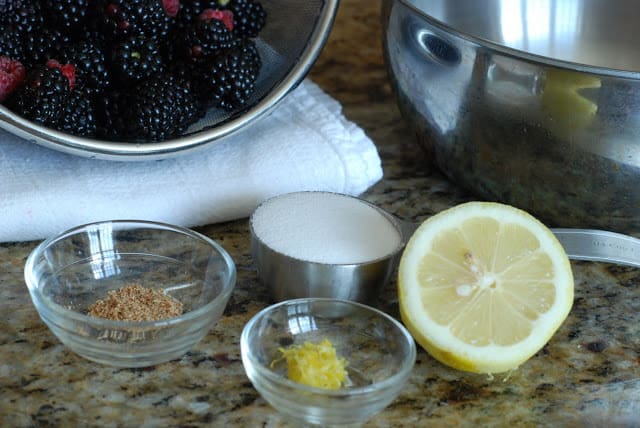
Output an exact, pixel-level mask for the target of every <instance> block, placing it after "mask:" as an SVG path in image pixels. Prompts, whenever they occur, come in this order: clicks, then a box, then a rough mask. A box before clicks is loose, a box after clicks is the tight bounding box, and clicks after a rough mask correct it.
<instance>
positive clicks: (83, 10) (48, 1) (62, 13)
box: [42, 0, 91, 33]
mask: <svg viewBox="0 0 640 428" xmlns="http://www.w3.org/2000/svg"><path fill="white" fill-rule="evenodd" d="M42 5H43V6H44V8H45V10H46V11H47V20H48V21H50V22H51V23H52V24H53V26H55V27H56V28H58V29H60V30H63V31H65V32H67V33H73V32H75V31H77V30H80V29H81V28H83V27H84V25H85V22H86V20H87V16H88V15H89V11H90V5H91V1H90V0H42Z"/></svg>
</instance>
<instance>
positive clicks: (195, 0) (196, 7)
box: [176, 0, 218, 29]
mask: <svg viewBox="0 0 640 428" xmlns="http://www.w3.org/2000/svg"><path fill="white" fill-rule="evenodd" d="M217 7H218V5H217V3H216V0H182V2H180V10H179V11H178V15H177V16H176V26H177V27H179V28H181V29H186V28H188V27H190V26H191V24H193V23H194V22H195V21H196V20H197V19H198V16H199V15H200V14H201V13H202V11H203V10H205V9H216V8H217Z"/></svg>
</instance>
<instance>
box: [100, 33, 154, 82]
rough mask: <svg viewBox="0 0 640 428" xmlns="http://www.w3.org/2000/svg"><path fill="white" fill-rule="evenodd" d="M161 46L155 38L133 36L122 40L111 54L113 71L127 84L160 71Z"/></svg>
mask: <svg viewBox="0 0 640 428" xmlns="http://www.w3.org/2000/svg"><path fill="white" fill-rule="evenodd" d="M162 69H163V61H162V53H161V52H160V47H159V46H158V44H157V43H156V42H155V41H154V40H153V39H146V38H144V37H132V38H130V39H127V40H125V41H123V42H120V43H119V44H118V45H117V46H116V47H115V49H114V50H113V52H112V55H111V72H112V73H113V74H114V75H115V77H117V78H118V79H119V81H120V82H121V83H123V84H124V85H125V86H127V85H131V84H134V83H135V82H138V81H140V80H142V79H146V78H149V77H151V76H153V75H156V74H158V73H160V72H161V71H162Z"/></svg>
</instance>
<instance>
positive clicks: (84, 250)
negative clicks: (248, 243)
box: [24, 220, 236, 367]
mask: <svg viewBox="0 0 640 428" xmlns="http://www.w3.org/2000/svg"><path fill="white" fill-rule="evenodd" d="M24 276H25V281H26V283H27V286H28V287H29V293H30V294H31V299H32V301H33V304H34V305H35V307H36V309H37V311H38V313H39V315H40V318H41V319H42V320H43V321H44V322H45V324H47V326H48V327H49V328H50V329H51V331H52V332H53V333H54V334H55V335H56V336H57V337H58V339H60V341H61V342H62V343H64V344H65V345H66V346H68V347H69V348H70V349H71V350H73V351H74V352H76V353H77V354H79V355H81V356H83V357H85V358H88V359H89V360H93V361H96V362H99V363H103V364H108V365H113V366H118V367H145V366H150V365H155V364H159V363H162V362H166V361H169V360H172V359H175V358H178V357H180V356H182V355H183V354H184V353H186V352H187V351H189V350H190V349H191V348H192V347H193V346H194V345H195V344H197V343H198V342H199V341H200V340H201V339H202V338H203V337H204V336H205V335H206V334H207V332H208V331H209V329H210V328H211V327H212V326H213V325H214V324H215V322H216V321H217V320H218V319H219V318H220V317H221V316H222V312H223V311H224V308H225V306H226V304H227V302H228V300H229V297H230V295H231V291H232V290H233V288H234V286H235V282H236V269H235V265H234V263H233V260H232V259H231V257H230V256H229V254H228V253H227V252H226V251H225V250H224V249H223V248H222V247H221V246H220V245H219V244H217V243H216V242H214V241H213V240H211V239H209V238H207V237H206V236H203V235H201V234H199V233H196V232H194V231H191V230H189V229H184V228H181V227H177V226H171V225H168V224H162V223H154V222H147V221H129V220H121V221H105V222H100V223H92V224H88V225H84V226H79V227H76V228H74V229H71V230H68V231H66V232H64V233H62V234H60V235H59V236H55V237H52V238H50V239H47V240H46V241H44V242H42V243H41V244H40V245H39V246H38V247H37V248H36V249H34V250H33V252H32V253H31V254H30V255H29V257H28V259H27V262H26V265H25V272H24ZM129 284H139V285H141V286H143V287H147V288H154V289H159V290H164V291H165V292H166V293H167V294H168V295H170V296H172V297H174V298H175V299H177V300H178V301H180V302H181V303H182V304H183V309H184V311H183V314H182V315H180V316H178V317H174V318H168V319H164V320H160V321H113V320H109V319H105V318H97V317H93V316H89V315H87V308H88V307H89V306H90V305H91V304H92V303H94V302H95V301H97V300H98V299H102V298H104V297H105V296H106V295H107V292H108V291H109V290H116V289H118V288H121V287H123V286H125V285H129Z"/></svg>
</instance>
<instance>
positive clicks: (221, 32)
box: [182, 19, 238, 63]
mask: <svg viewBox="0 0 640 428" xmlns="http://www.w3.org/2000/svg"><path fill="white" fill-rule="evenodd" d="M182 43H183V46H184V48H183V53H184V55H185V56H186V58H187V59H189V60H191V61H193V62H196V63H197V62H202V61H206V60H208V59H210V58H212V57H214V56H216V55H218V54H220V53H221V52H223V51H225V50H228V49H231V48H232V47H234V46H236V45H237V44H238V39H237V38H236V37H235V36H234V35H233V33H231V31H229V30H228V29H227V27H226V26H225V24H224V23H223V22H222V21H221V20H218V19H198V20H196V22H194V23H193V24H192V25H191V27H190V28H189V29H188V30H187V31H186V32H185V34H184V38H183V41H182Z"/></svg>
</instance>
